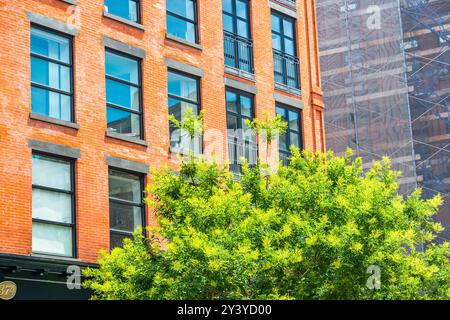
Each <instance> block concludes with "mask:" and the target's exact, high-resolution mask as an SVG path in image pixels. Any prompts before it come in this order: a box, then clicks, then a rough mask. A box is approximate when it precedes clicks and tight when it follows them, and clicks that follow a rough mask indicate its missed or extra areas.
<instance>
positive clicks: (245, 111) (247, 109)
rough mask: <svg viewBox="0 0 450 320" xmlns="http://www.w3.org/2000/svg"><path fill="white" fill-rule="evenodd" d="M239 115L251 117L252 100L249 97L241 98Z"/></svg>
mask: <svg viewBox="0 0 450 320" xmlns="http://www.w3.org/2000/svg"><path fill="white" fill-rule="evenodd" d="M241 114H242V115H243V116H245V117H248V118H251V117H252V99H251V98H250V97H246V96H241Z"/></svg>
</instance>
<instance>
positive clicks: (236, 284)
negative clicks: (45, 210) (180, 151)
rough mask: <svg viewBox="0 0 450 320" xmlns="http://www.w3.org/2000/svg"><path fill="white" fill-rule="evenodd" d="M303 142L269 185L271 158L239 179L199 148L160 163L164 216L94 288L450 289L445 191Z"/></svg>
mask: <svg viewBox="0 0 450 320" xmlns="http://www.w3.org/2000/svg"><path fill="white" fill-rule="evenodd" d="M292 151H293V156H292V158H291V161H290V164H289V166H287V167H281V168H279V169H278V171H277V172H275V173H273V174H272V175H271V176H270V184H269V185H268V186H267V185H266V184H265V181H264V179H265V177H263V176H262V175H261V172H260V167H259V166H256V167H255V168H252V169H250V168H249V166H248V165H245V166H244V170H243V176H242V178H241V179H240V180H239V181H237V180H236V179H234V178H233V175H232V174H230V173H229V172H228V171H227V170H226V169H224V168H222V167H219V166H218V165H216V164H215V163H207V162H204V161H200V162H196V161H194V159H193V157H190V159H188V160H186V161H185V162H184V163H183V164H182V165H181V170H180V172H179V173H174V172H172V171H170V170H168V169H167V170H162V171H154V172H153V176H152V184H151V185H150V186H148V189H147V191H148V193H149V195H151V196H152V197H151V199H153V200H151V199H150V198H149V199H148V200H147V201H148V202H149V203H151V204H152V206H153V208H154V210H155V211H156V214H157V217H158V222H159V227H158V228H151V229H149V237H148V238H144V237H143V236H142V235H141V234H140V233H139V232H137V233H136V235H135V238H134V240H128V239H127V240H125V242H124V248H123V249H122V248H116V249H114V250H113V251H112V252H111V253H110V254H108V253H105V252H104V253H102V255H101V257H100V260H99V265H100V267H99V268H98V269H88V270H87V271H86V272H85V275H86V276H87V277H88V280H87V281H86V282H85V283H84V285H85V286H86V287H87V288H90V289H91V290H93V292H94V294H93V298H94V299H449V298H450V267H449V263H448V262H449V258H450V246H449V244H448V243H444V244H436V243H433V240H434V238H435V234H436V232H440V231H441V230H442V227H441V226H440V225H439V224H438V223H436V222H433V219H432V217H433V215H434V214H436V212H437V208H438V206H439V205H440V204H441V198H440V197H435V198H433V199H430V200H422V199H421V191H420V190H417V191H415V192H414V193H413V194H412V195H411V196H409V197H407V198H406V199H403V198H402V197H401V196H399V195H398V194H397V188H398V185H397V182H396V181H397V177H398V175H397V173H395V172H393V171H392V170H391V169H390V163H389V160H388V159H384V160H383V161H381V162H379V163H375V164H374V166H373V167H372V168H371V169H370V170H368V171H367V172H363V170H362V165H361V159H359V158H357V159H356V160H352V157H351V153H350V152H349V153H347V155H346V156H345V157H335V156H333V155H332V154H331V153H328V154H320V153H317V154H312V153H309V152H307V151H304V152H302V153H300V151H299V150H298V149H295V148H293V149H292ZM422 243H426V244H427V245H426V246H425V250H420V248H421V245H420V244H422ZM372 270H378V271H379V273H377V272H372ZM368 272H369V273H368ZM378 276H379V277H378Z"/></svg>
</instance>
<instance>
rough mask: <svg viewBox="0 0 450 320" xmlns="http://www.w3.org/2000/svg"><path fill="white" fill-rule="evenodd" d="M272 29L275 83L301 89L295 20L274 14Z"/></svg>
mask: <svg viewBox="0 0 450 320" xmlns="http://www.w3.org/2000/svg"><path fill="white" fill-rule="evenodd" d="M271 28H272V46H273V56H274V68H275V70H274V73H275V81H276V82H277V83H281V84H283V85H285V86H288V87H292V88H299V75H298V67H299V60H298V58H297V57H296V55H297V49H296V46H297V44H296V40H295V39H296V36H295V29H294V19H292V18H290V17H288V16H285V15H282V14H280V13H276V12H272V14H271Z"/></svg>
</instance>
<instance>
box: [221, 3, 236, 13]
mask: <svg viewBox="0 0 450 320" xmlns="http://www.w3.org/2000/svg"><path fill="white" fill-rule="evenodd" d="M232 1H234V0H222V10H223V11H226V12H228V13H233V4H232Z"/></svg>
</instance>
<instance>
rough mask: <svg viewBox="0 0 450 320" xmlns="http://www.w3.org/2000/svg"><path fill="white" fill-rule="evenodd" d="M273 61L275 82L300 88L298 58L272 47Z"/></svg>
mask: <svg viewBox="0 0 450 320" xmlns="http://www.w3.org/2000/svg"><path fill="white" fill-rule="evenodd" d="M273 62H274V74H275V82H276V83H279V84H282V85H283V86H286V87H289V88H294V89H300V82H299V65H300V62H299V60H298V58H297V57H294V56H291V55H290V54H287V53H284V52H281V51H279V50H275V49H274V50H273Z"/></svg>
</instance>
